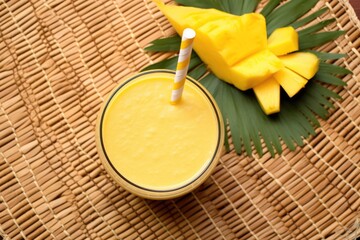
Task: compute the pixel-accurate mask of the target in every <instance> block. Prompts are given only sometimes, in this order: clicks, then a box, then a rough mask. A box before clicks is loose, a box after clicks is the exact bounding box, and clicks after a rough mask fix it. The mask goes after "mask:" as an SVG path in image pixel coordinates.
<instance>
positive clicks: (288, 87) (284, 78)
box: [274, 68, 307, 97]
mask: <svg viewBox="0 0 360 240" xmlns="http://www.w3.org/2000/svg"><path fill="white" fill-rule="evenodd" d="M274 78H275V79H276V81H277V82H278V83H279V84H280V85H281V87H282V88H283V89H284V90H285V92H286V93H287V95H288V96H289V97H293V96H294V95H295V94H296V93H298V92H299V91H300V90H301V89H302V88H303V87H305V85H306V83H307V79H306V78H304V77H302V76H300V75H299V74H297V73H295V72H293V71H291V70H290V69H287V68H283V69H281V70H280V71H278V72H277V73H275V74H274Z"/></svg>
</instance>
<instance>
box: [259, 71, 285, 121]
mask: <svg viewBox="0 0 360 240" xmlns="http://www.w3.org/2000/svg"><path fill="white" fill-rule="evenodd" d="M253 90H254V93H255V96H256V98H257V100H258V102H259V104H260V107H261V109H262V110H263V111H264V113H265V114H267V115H269V114H273V113H277V112H280V84H279V83H278V82H277V81H276V80H275V79H274V78H273V77H270V78H268V79H266V80H265V81H263V82H262V83H260V84H258V85H256V86H255V87H254V88H253Z"/></svg>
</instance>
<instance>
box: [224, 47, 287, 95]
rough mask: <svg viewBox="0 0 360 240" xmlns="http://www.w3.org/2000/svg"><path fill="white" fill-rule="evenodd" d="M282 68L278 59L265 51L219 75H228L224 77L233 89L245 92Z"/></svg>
mask: <svg viewBox="0 0 360 240" xmlns="http://www.w3.org/2000/svg"><path fill="white" fill-rule="evenodd" d="M283 66H284V65H283V64H282V62H281V61H280V59H279V58H278V57H276V56H275V55H274V54H273V53H272V52H270V51H269V50H267V49H266V50H263V51H260V52H258V53H256V54H253V55H251V56H250V57H248V58H246V59H244V60H243V61H241V62H239V63H238V64H236V65H235V66H233V67H232V68H231V69H230V71H227V72H221V74H224V75H227V74H228V76H226V77H227V78H229V79H231V81H232V82H231V83H232V84H234V85H235V87H237V88H239V89H240V90H247V89H250V88H252V87H255V86H256V85H258V84H260V83H261V82H262V81H264V80H266V79H268V78H269V77H271V76H272V75H273V74H274V73H276V72H277V71H279V70H280V69H282V68H283ZM219 70H220V69H219Z"/></svg>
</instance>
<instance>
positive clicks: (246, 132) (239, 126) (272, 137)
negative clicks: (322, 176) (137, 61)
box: [144, 0, 351, 156]
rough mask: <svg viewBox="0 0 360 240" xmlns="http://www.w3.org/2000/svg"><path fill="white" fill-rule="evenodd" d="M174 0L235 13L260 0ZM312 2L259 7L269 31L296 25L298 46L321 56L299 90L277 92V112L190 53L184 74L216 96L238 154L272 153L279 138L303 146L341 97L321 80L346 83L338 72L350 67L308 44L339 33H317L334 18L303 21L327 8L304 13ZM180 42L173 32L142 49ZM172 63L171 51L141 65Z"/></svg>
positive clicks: (275, 1) (276, 0) (292, 0)
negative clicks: (265, 108)
mask: <svg viewBox="0 0 360 240" xmlns="http://www.w3.org/2000/svg"><path fill="white" fill-rule="evenodd" d="M176 2H177V3H178V4H182V5H186V6H193V7H200V8H216V9H219V10H221V11H226V12H229V13H232V14H238V15H241V14H243V13H247V12H252V11H255V9H256V7H257V6H258V3H259V1H258V0H222V1H220V0H199V1H193V0H176ZM317 2H318V0H307V1H304V0H289V1H287V2H285V3H284V4H280V3H281V0H270V1H268V3H267V4H266V5H265V6H264V8H263V9H262V10H261V11H260V12H261V14H263V15H264V16H265V18H266V21H267V30H268V34H270V33H271V32H272V31H273V30H275V29H276V28H278V27H284V26H289V25H291V26H293V27H294V28H301V30H300V31H298V32H299V44H300V49H301V51H309V52H312V53H314V54H315V55H317V56H318V57H319V59H321V63H320V68H319V71H318V72H317V74H316V75H315V77H314V78H313V79H311V80H309V82H308V84H307V85H306V87H305V88H304V89H303V90H301V91H300V93H298V94H297V95H296V96H294V97H293V98H289V97H288V96H287V95H286V94H285V93H284V92H283V91H282V94H281V111H280V112H279V113H277V114H273V115H270V116H268V115H265V114H264V113H263V111H262V109H261V108H260V106H259V104H258V102H257V100H256V97H255V95H254V93H253V91H252V90H248V91H241V90H239V89H237V88H235V87H234V86H233V85H230V84H228V83H226V82H224V81H222V80H221V79H219V78H217V77H216V76H215V75H214V74H212V73H209V74H206V73H207V72H208V71H207V67H206V65H205V64H204V63H203V62H202V61H201V59H200V58H199V57H198V56H197V55H196V53H195V54H193V56H192V59H191V61H190V63H191V65H190V67H189V73H188V74H189V75H190V76H192V77H193V78H195V79H198V80H199V81H200V83H202V84H203V85H204V86H205V88H206V89H208V91H209V92H210V93H211V94H212V95H213V97H214V98H215V100H216V102H217V104H218V105H219V108H220V110H221V112H222V115H223V118H224V119H225V125H226V126H229V127H230V133H231V138H232V144H233V146H234V149H235V151H236V152H237V153H238V154H241V153H243V152H246V153H247V154H248V155H252V154H253V152H254V150H255V151H256V152H257V153H258V154H259V155H260V156H261V155H263V153H264V152H263V151H264V148H263V145H265V146H266V148H267V149H268V151H269V152H270V154H271V155H272V156H274V155H275V154H276V153H279V154H280V153H281V152H282V150H283V149H282V146H283V145H282V144H283V143H284V144H285V145H286V147H287V148H289V149H290V150H294V149H296V146H302V145H303V142H304V141H303V140H304V139H306V138H308V137H309V136H311V135H315V134H316V133H315V129H316V128H317V127H319V126H320V123H319V121H318V117H320V118H323V119H326V118H327V117H328V115H329V109H331V108H334V105H333V100H335V99H340V97H339V95H338V94H336V93H335V92H333V91H331V90H329V89H328V88H327V87H326V85H328V84H331V85H334V86H344V85H346V84H345V82H343V80H342V79H341V78H340V76H343V75H346V74H350V73H351V72H350V71H349V70H347V69H345V68H343V67H340V66H337V65H335V64H332V63H331V61H334V60H337V59H340V58H342V57H345V55H344V54H340V53H328V52H320V51H317V50H314V49H312V48H314V47H318V46H321V45H323V44H325V43H327V42H330V41H333V40H334V39H336V38H338V37H339V36H340V35H342V34H343V33H344V32H342V31H330V32H321V30H322V29H323V28H324V27H325V26H327V25H328V24H330V23H332V22H333V19H328V20H324V21H321V22H318V23H316V24H313V25H311V26H307V24H309V23H311V22H312V21H313V20H315V19H316V18H317V17H319V16H321V15H322V14H324V13H325V12H326V11H327V8H321V9H319V10H317V11H315V12H313V13H311V14H309V15H307V16H305V17H303V16H304V15H305V14H306V13H307V12H308V11H309V10H310V9H312V8H313V7H314V5H315V4H316V3H317ZM304 26H306V27H305V28H304ZM319 31H320V32H319ZM179 45H180V37H179V36H173V37H168V38H164V39H158V40H155V41H153V42H152V43H151V44H150V46H149V47H147V48H146V50H147V51H160V52H163V51H170V52H172V51H178V49H179ZM176 62H177V57H176V56H175V57H172V58H169V59H167V60H164V61H161V62H159V63H155V64H153V65H150V66H148V67H147V68H145V69H155V68H168V69H175V68H176ZM145 69H144V70H145ZM323 83H325V84H323ZM225 147H226V149H227V150H230V144H229V136H228V135H226V137H225Z"/></svg>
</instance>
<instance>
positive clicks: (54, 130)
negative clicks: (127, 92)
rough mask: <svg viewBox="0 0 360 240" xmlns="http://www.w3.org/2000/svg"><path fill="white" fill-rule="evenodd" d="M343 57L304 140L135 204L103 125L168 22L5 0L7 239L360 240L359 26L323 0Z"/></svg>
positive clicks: (81, 4) (1, 41) (148, 14)
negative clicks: (115, 169) (113, 94)
mask: <svg viewBox="0 0 360 240" xmlns="http://www.w3.org/2000/svg"><path fill="white" fill-rule="evenodd" d="M323 5H327V6H328V7H329V9H330V11H329V12H328V14H327V16H323V17H322V18H327V17H329V16H331V17H335V18H336V22H335V23H334V24H332V25H330V27H328V30H332V29H343V30H346V31H347V34H346V35H345V36H344V37H341V38H339V39H338V40H337V41H336V42H334V43H331V44H328V45H326V46H324V47H323V48H322V50H326V51H330V52H336V53H337V52H344V53H346V54H348V57H346V58H345V59H341V60H339V62H338V63H339V64H341V65H342V66H346V67H347V68H348V69H350V70H352V71H353V73H354V74H353V75H352V76H346V77H345V79H344V80H345V81H346V82H347V86H346V87H345V88H336V89H335V91H337V92H338V93H339V94H340V95H341V96H342V98H343V100H341V101H337V102H336V103H335V105H336V108H335V109H333V110H331V115H330V116H329V119H328V120H326V121H321V127H320V128H319V129H317V135H316V136H315V137H312V138H310V139H306V140H304V141H305V146H304V147H302V148H300V147H299V148H297V149H296V150H295V151H293V152H290V151H288V150H287V149H284V152H283V154H282V155H281V156H276V157H275V158H273V159H272V158H271V157H270V154H269V153H266V154H265V155H264V156H263V157H261V158H259V157H258V156H256V155H254V156H243V155H241V156H237V155H236V154H235V153H234V151H231V152H230V153H228V154H226V155H224V156H223V157H222V158H221V161H220V164H219V165H218V166H217V168H216V170H215V172H214V174H213V175H212V176H211V177H210V178H209V179H208V180H207V181H206V182H205V183H204V184H203V185H202V186H201V187H200V188H198V189H197V190H196V191H194V192H192V193H190V194H188V195H186V196H184V197H181V198H178V199H175V200H169V201H150V200H144V199H141V198H138V197H136V196H134V195H132V194H129V193H128V192H126V191H124V190H123V189H122V188H120V187H119V186H118V185H117V184H116V183H114V182H113V181H112V180H111V179H110V177H109V175H107V174H106V172H105V171H104V168H103V167H102V165H101V163H100V160H99V157H98V155H97V151H96V147H95V139H94V128H95V119H96V117H97V113H98V111H99V108H100V105H101V103H102V102H103V101H104V98H105V96H106V94H107V93H109V92H110V90H111V89H112V88H113V87H114V86H115V85H116V84H117V83H119V82H120V81H121V79H122V78H124V77H126V76H128V75H130V74H132V73H136V72H138V71H139V70H140V69H141V68H143V67H145V66H146V65H148V64H149V63H151V62H155V61H158V60H159V59H164V58H165V57H167V56H168V54H152V55H150V54H147V53H146V52H144V50H143V48H144V47H145V46H146V45H147V44H148V43H149V42H150V41H151V40H154V39H156V38H159V37H161V36H169V35H171V34H173V33H174V31H173V29H172V28H171V26H170V25H169V23H168V22H167V20H166V19H165V18H164V16H163V15H162V14H161V13H160V12H159V11H158V10H157V8H156V7H155V5H154V4H153V3H152V2H150V1H142V0H126V1H88V0H78V1H63V0H59V1H57V0H55V1H36V0H34V1H31V2H30V1H4V0H3V1H1V3H0V29H1V31H0V236H1V237H0V239H1V238H3V239H354V238H355V236H360V233H359V232H360V230H358V231H357V229H359V227H360V225H359V218H360V215H359V210H360V153H359V149H360V141H359V140H360V126H359V124H360V105H359V95H360V88H359V86H360V82H359V79H358V76H359V73H360V67H359V62H360V54H359V49H360V39H359V36H360V24H359V20H358V19H357V18H356V16H355V14H354V11H353V9H352V8H351V6H350V5H349V3H348V1H347V0H329V1H326V3H325V2H323V1H321V2H320V3H319V4H318V5H317V6H316V9H318V8H319V7H321V6H323Z"/></svg>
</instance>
